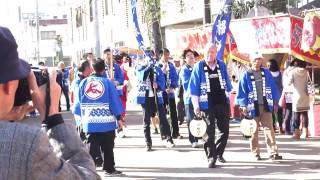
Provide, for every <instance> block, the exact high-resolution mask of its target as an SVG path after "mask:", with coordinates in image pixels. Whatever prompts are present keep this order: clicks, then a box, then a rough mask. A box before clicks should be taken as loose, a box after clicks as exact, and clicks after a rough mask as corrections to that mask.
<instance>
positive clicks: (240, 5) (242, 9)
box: [231, 0, 255, 19]
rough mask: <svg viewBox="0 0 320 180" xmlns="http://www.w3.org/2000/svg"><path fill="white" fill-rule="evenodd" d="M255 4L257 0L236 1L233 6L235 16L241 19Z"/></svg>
mask: <svg viewBox="0 0 320 180" xmlns="http://www.w3.org/2000/svg"><path fill="white" fill-rule="evenodd" d="M254 4H255V0H251V1H246V2H242V1H235V2H234V3H233V5H232V8H231V9H232V14H233V16H234V18H235V19H240V18H243V17H244V16H246V15H247V14H248V12H249V11H250V9H251V8H253V7H254Z"/></svg>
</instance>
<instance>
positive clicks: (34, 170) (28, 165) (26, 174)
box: [0, 27, 99, 180]
mask: <svg viewBox="0 0 320 180" xmlns="http://www.w3.org/2000/svg"><path fill="white" fill-rule="evenodd" d="M25 78H27V81H28V85H29V88H30V93H31V97H32V100H33V104H34V105H35V107H36V108H37V109H38V111H39V113H40V118H41V119H44V120H43V122H42V126H43V129H44V130H43V131H42V130H40V129H38V128H33V127H30V126H28V125H24V124H20V123H17V122H13V123H12V122H9V121H18V120H21V119H22V118H23V117H24V115H25V114H26V113H28V112H30V111H32V110H33V107H32V106H30V105H26V104H24V105H20V106H14V101H15V95H16V91H17V88H18V85H19V83H21V81H20V82H19V80H22V79H25ZM49 82H50V83H49V87H50V88H48V89H47V92H48V90H50V92H51V93H50V98H49V96H48V99H50V101H51V102H50V104H51V105H50V106H48V108H46V104H47V103H46V102H47V101H46V99H45V97H46V93H45V92H46V91H45V89H46V88H44V86H42V87H40V88H38V86H37V84H36V78H35V76H34V73H33V72H31V71H30V66H29V65H28V64H27V63H26V62H25V61H23V60H20V59H19V58H18V52H17V44H16V41H15V39H14V37H13V35H12V34H11V32H10V30H9V29H7V28H4V27H0V102H1V103H0V137H1V141H0V147H1V148H0V162H1V168H0V176H1V177H2V178H3V179H10V180H18V179H21V178H25V179H55V180H60V179H68V180H73V179H74V180H79V179H86V180H87V179H90V180H91V179H92V180H93V179H99V176H98V175H97V174H96V173H95V166H94V163H93V160H92V158H91V157H90V155H89V153H88V152H87V150H86V149H85V147H84V145H83V144H82V143H81V141H80V139H79V136H78V134H77V133H76V130H75V128H74V127H71V126H72V125H69V124H66V123H64V121H63V119H62V116H61V115H60V114H59V113H58V104H59V98H60V92H61V91H60V89H59V85H58V84H57V83H56V74H55V73H52V74H51V75H50V76H49ZM49 141H50V142H49Z"/></svg>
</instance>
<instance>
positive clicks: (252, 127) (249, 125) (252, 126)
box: [240, 118, 257, 137]
mask: <svg viewBox="0 0 320 180" xmlns="http://www.w3.org/2000/svg"><path fill="white" fill-rule="evenodd" d="M256 129H257V123H256V121H255V120H254V119H246V118H245V119H242V120H241V123H240V130H241V132H242V134H243V135H244V136H247V137H251V136H252V135H253V133H254V132H255V131H256Z"/></svg>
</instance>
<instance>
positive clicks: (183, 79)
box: [179, 64, 192, 104]
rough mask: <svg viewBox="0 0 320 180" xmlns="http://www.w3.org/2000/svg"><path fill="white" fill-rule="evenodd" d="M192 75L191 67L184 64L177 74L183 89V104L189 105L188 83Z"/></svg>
mask: <svg viewBox="0 0 320 180" xmlns="http://www.w3.org/2000/svg"><path fill="white" fill-rule="evenodd" d="M191 73H192V67H191V66H190V65H188V64H185V65H184V66H183V67H182V68H181V70H180V74H179V82H180V83H181V85H182V87H183V102H184V104H191V97H190V94H189V93H190V91H188V86H189V81H190V77H191Z"/></svg>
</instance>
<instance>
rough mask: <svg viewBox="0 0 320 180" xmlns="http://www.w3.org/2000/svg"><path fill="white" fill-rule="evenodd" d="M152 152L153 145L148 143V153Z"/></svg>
mask: <svg viewBox="0 0 320 180" xmlns="http://www.w3.org/2000/svg"><path fill="white" fill-rule="evenodd" d="M151 150H152V144H151V143H147V145H146V151H151Z"/></svg>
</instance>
